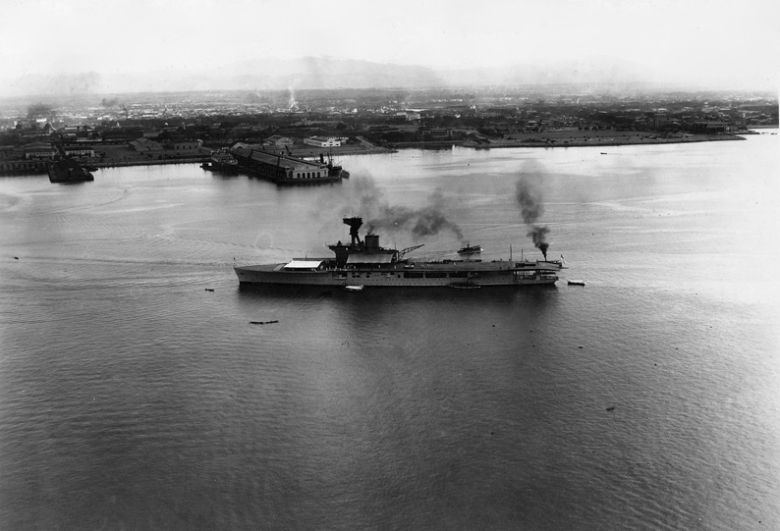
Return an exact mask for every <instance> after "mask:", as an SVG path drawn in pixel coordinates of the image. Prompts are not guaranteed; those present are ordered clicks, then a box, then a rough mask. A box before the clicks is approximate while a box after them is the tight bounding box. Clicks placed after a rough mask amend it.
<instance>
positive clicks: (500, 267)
mask: <svg viewBox="0 0 780 531" xmlns="http://www.w3.org/2000/svg"><path fill="white" fill-rule="evenodd" d="M343 221H344V223H345V224H346V225H348V226H349V227H350V238H351V241H350V242H349V244H346V245H345V244H342V243H341V242H340V241H339V242H338V243H336V244H335V245H329V246H328V247H329V248H330V249H331V250H332V251H333V252H334V254H335V256H334V257H331V258H294V259H292V260H291V261H289V262H283V263H276V264H265V265H248V266H235V267H234V269H235V272H236V275H238V280H239V282H240V283H242V284H286V285H306V286H343V287H356V286H360V287H454V288H478V287H483V286H521V285H543V284H548V285H549V284H554V283H555V282H556V281H557V280H558V275H557V272H558V271H559V270H560V269H561V268H562V267H563V265H562V263H561V262H560V261H557V260H546V259H545V260H535V261H531V260H521V261H513V260H511V259H510V260H494V261H490V262H484V261H482V260H441V261H415V260H412V259H410V258H407V257H406V254H407V253H409V252H411V251H413V250H414V249H417V248H419V247H422V245H416V246H414V247H409V248H407V249H402V250H397V249H387V248H384V247H381V246H380V245H379V236H378V235H376V234H370V233H369V234H367V235H366V236H365V239H364V240H361V239H360V237H359V229H360V226H361V225H362V223H363V220H362V219H361V218H359V217H352V218H344V220H343Z"/></svg>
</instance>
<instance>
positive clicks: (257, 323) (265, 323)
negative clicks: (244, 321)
mask: <svg viewBox="0 0 780 531" xmlns="http://www.w3.org/2000/svg"><path fill="white" fill-rule="evenodd" d="M278 322H279V320H278V319H274V320H272V321H249V324H253V325H267V324H274V323H278Z"/></svg>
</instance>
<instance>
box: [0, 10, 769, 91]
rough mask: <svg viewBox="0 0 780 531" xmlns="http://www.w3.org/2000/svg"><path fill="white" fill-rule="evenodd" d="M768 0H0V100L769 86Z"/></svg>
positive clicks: (756, 87)
mask: <svg viewBox="0 0 780 531" xmlns="http://www.w3.org/2000/svg"><path fill="white" fill-rule="evenodd" d="M775 4H776V2H773V1H770V0H748V1H745V2H741V3H738V4H737V3H734V2H726V1H722V0H715V1H704V0H689V1H685V0H683V1H680V0H677V1H673V0H645V1H631V2H625V1H618V0H590V1H584V0H556V1H550V2H541V1H540V2H511V1H504V0H493V1H490V0H489V1H487V2H482V3H475V2H465V1H462V0H454V1H453V0H450V1H443V0H436V1H426V2H413V1H410V0H398V1H394V2H392V3H382V4H380V3H368V2H358V1H354V0H335V1H333V2H330V3H323V2H315V1H313V0H293V1H292V2H287V3H283V4H282V3H278V2H267V1H259V2H258V1H248V0H236V1H233V0H231V1H225V2H218V1H215V0H194V1H190V2H183V1H165V0H160V1H154V0H134V1H124V0H120V1H104V2H99V1H94V0H76V1H68V2H56V1H52V0H33V1H20V0H0V5H1V6H2V8H3V17H2V19H0V35H2V39H3V42H4V45H3V46H2V47H0V97H4V96H16V95H23V94H26V93H35V92H40V93H60V94H62V93H65V94H67V93H68V92H71V93H78V92H93V93H115V92H123V91H139V90H160V91H166V90H186V89H188V88H189V89H225V90H230V89H258V90H260V89H265V88H279V87H280V86H284V85H285V84H287V85H291V86H293V87H297V88H309V87H308V86H307V84H308V85H313V87H312V88H320V87H318V86H316V85H317V84H318V83H319V84H321V85H323V86H325V87H326V88H337V87H334V86H333V83H338V82H341V80H343V86H344V87H349V86H352V84H356V86H358V87H365V86H370V85H371V83H372V82H375V83H376V84H377V86H388V84H392V82H393V81H394V80H395V79H397V80H398V84H399V85H403V84H412V85H415V84H420V85H425V84H429V83H432V82H434V83H435V82H439V83H442V84H444V85H446V84H450V83H452V84H458V83H467V84H470V83H474V84H479V83H495V84H500V83H502V82H505V83H511V84H516V83H522V82H527V83H531V84H533V83H542V82H562V81H570V82H573V83H576V82H583V83H600V84H623V83H650V84H656V85H660V86H675V87H681V88H691V89H706V88H711V89H738V90H739V89H741V90H768V91H773V92H775V91H777V88H778V61H777V58H778V57H780V40H779V39H778V37H777V31H776V29H775V24H776V21H777V19H778V17H777V16H776V15H777V14H778V12H780V9H778V8H777V7H775ZM301 58H313V59H309V60H308V61H302V60H301ZM349 61H355V62H354V63H349ZM381 65H394V66H391V67H388V68H387V69H385V71H383V68H382V66H381ZM323 67H327V68H329V69H336V68H341V69H344V72H339V73H338V75H340V76H341V78H337V79H335V80H334V79H332V76H331V78H328V75H330V74H332V72H322V71H318V70H317V69H318V68H323ZM351 67H354V68H355V69H356V70H358V72H356V75H355V77H354V78H350V76H349V75H347V74H348V73H349V72H348V70H349V68H351ZM396 67H398V68H396ZM307 69H308V70H307ZM372 76H374V77H372ZM221 85H224V86H221Z"/></svg>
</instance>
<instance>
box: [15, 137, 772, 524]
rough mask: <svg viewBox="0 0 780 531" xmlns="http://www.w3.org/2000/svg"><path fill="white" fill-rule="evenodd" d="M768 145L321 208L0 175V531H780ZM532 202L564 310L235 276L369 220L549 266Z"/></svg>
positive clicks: (238, 188) (678, 149) (382, 179)
mask: <svg viewBox="0 0 780 531" xmlns="http://www.w3.org/2000/svg"><path fill="white" fill-rule="evenodd" d="M770 133H776V130H772V131H767V130H765V131H763V134H760V135H751V136H749V137H748V138H747V139H746V140H745V141H739V142H710V143H697V144H687V145H654V146H623V147H608V148H604V147H594V148H566V149H563V148H559V149H501V150H490V151H475V150H469V149H459V148H455V149H453V150H445V151H420V150H406V151H401V152H399V153H395V154H390V155H368V156H358V157H349V158H345V159H343V160H342V161H341V162H342V163H343V165H344V166H345V168H346V169H348V170H349V171H350V173H351V177H350V178H349V179H348V180H345V181H343V182H342V183H340V184H335V185H328V186H322V187H301V188H278V187H276V186H274V185H273V184H270V183H268V182H264V181H260V180H256V179H250V178H248V177H245V176H237V177H225V176H220V175H218V174H213V173H208V172H206V171H204V170H202V169H201V168H200V167H199V166H198V165H194V164H192V165H173V166H156V167H131V168H116V169H104V170H99V171H97V172H96V174H95V181H94V182H91V183H85V184H82V185H54V184H50V183H49V182H48V179H47V178H46V177H45V176H41V177H29V176H28V177H5V178H2V179H0V250H1V252H0V529H3V530H6V529H7V530H17V529H66V530H91V529H95V530H97V529H112V530H113V529H127V530H130V529H144V530H145V529H164V530H177V529H182V530H185V529H186V530H191V529H599V530H601V529H707V530H713V529H714V530H735V529H740V530H745V529H747V530H750V529H780V349H779V348H778V347H779V346H780V341H778V340H779V339H780V326H779V325H780V283H779V282H778V278H779V275H780V271H778V268H777V264H778V263H780V261H779V260H780V238H778V234H780V227H779V226H778V219H780V215H778V208H779V207H778V204H779V203H778V177H779V175H778V168H780V164H778V162H779V161H778V156H779V154H780V150H779V149H778V140H777V138H778V137H777V136H776V135H772V134H770ZM523 176H525V177H528V178H532V179H533V180H534V182H535V183H536V185H537V187H538V194H539V195H538V197H539V200H540V201H541V203H542V205H543V213H542V214H541V216H540V217H539V219H538V223H539V224H542V225H546V226H547V227H548V228H549V233H548V240H549V242H550V251H549V253H550V257H551V258H555V259H558V258H559V257H560V255H563V256H564V259H565V263H566V265H567V267H568V268H567V269H564V270H562V271H561V273H560V277H561V279H560V280H559V281H558V283H557V284H556V286H555V287H553V288H542V289H539V288H534V287H525V288H524V287H520V288H516V289H514V288H513V289H509V290H505V289H481V290H451V289H443V288H442V289H429V290H424V289H421V290H408V291H403V290H400V291H399V290H393V289H374V290H371V289H368V288H366V289H365V290H363V291H361V292H355V293H353V292H346V291H342V290H340V289H313V290H312V289H308V290H304V289H291V290H290V289H287V290H285V289H281V290H280V289H246V288H243V287H242V288H240V287H239V284H238V281H237V279H236V276H235V274H234V272H233V269H232V267H233V264H234V263H238V264H250V263H266V262H274V261H283V260H286V259H289V258H292V257H322V256H329V255H330V251H329V250H328V249H327V247H326V244H327V243H335V241H336V240H339V239H341V240H346V239H347V238H348V228H347V227H346V226H345V225H343V224H342V223H341V218H342V217H343V216H345V215H361V211H360V209H361V208H364V207H365V204H366V202H367V201H368V202H369V203H370V202H373V206H374V207H376V206H386V207H395V208H396V209H399V208H401V207H404V208H406V209H410V210H413V209H422V208H428V207H431V208H435V209H437V211H438V212H439V213H440V214H441V215H443V216H445V217H446V220H447V221H448V222H449V223H450V224H444V225H443V226H442V227H441V229H442V230H440V231H439V232H437V233H431V234H428V235H425V236H416V235H415V234H413V233H412V232H411V231H407V230H405V229H406V226H397V227H390V228H391V229H393V230H388V229H383V230H381V231H379V232H380V233H381V238H382V240H381V243H382V244H383V245H385V246H391V247H397V248H399V249H400V248H404V247H408V246H412V245H415V244H418V243H424V244H425V246H424V247H422V248H420V249H418V250H415V251H414V252H413V253H412V255H411V256H414V257H418V258H434V259H444V258H454V257H455V250H456V249H458V247H459V246H460V245H461V244H462V243H463V242H464V241H465V240H468V241H470V242H471V243H472V244H474V243H478V244H480V245H482V247H483V249H484V251H483V254H482V259H483V260H493V259H495V260H506V259H508V258H509V257H510V253H512V254H513V256H514V258H518V257H519V256H520V255H522V256H524V257H526V258H529V257H538V256H539V252H538V251H537V250H536V249H534V248H533V245H532V243H531V242H530V240H529V238H528V237H527V233H528V227H526V226H525V225H524V223H523V221H522V218H521V216H520V208H519V206H518V203H517V200H516V197H515V192H516V183H517V181H518V179H520V178H521V177H523ZM457 230H460V231H461V235H460V236H459V235H458V234H457ZM569 279H577V280H583V281H584V282H585V286H576V285H569V284H568V282H567V281H568V280H569ZM212 290H213V291H212ZM250 321H278V322H276V323H271V324H267V325H252V324H250Z"/></svg>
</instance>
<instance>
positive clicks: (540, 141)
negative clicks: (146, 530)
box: [393, 132, 754, 150]
mask: <svg viewBox="0 0 780 531" xmlns="http://www.w3.org/2000/svg"><path fill="white" fill-rule="evenodd" d="M743 134H754V133H750V132H746V133H743ZM616 137H618V138H616ZM739 140H745V138H744V137H743V136H741V135H734V134H728V135H723V134H720V135H700V134H696V135H693V134H692V135H688V136H686V137H675V138H653V137H652V136H649V135H644V136H640V135H638V134H635V135H633V136H628V135H622V136H620V135H614V134H612V135H610V136H606V135H594V136H587V137H586V136H571V135H565V136H564V135H554V136H553V135H545V136H538V137H533V138H525V139H522V140H516V139H499V140H489V139H485V141H484V142H478V141H475V140H471V139H469V140H464V141H451V142H442V141H432V142H425V141H421V142H399V143H396V144H393V147H394V148H396V149H408V148H418V149H426V148H427V149H448V148H450V147H452V146H459V147H466V148H472V149H478V150H482V149H494V148H509V147H522V148H567V147H606V146H612V147H614V146H636V145H656V144H691V143H695V142H726V141H739Z"/></svg>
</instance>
